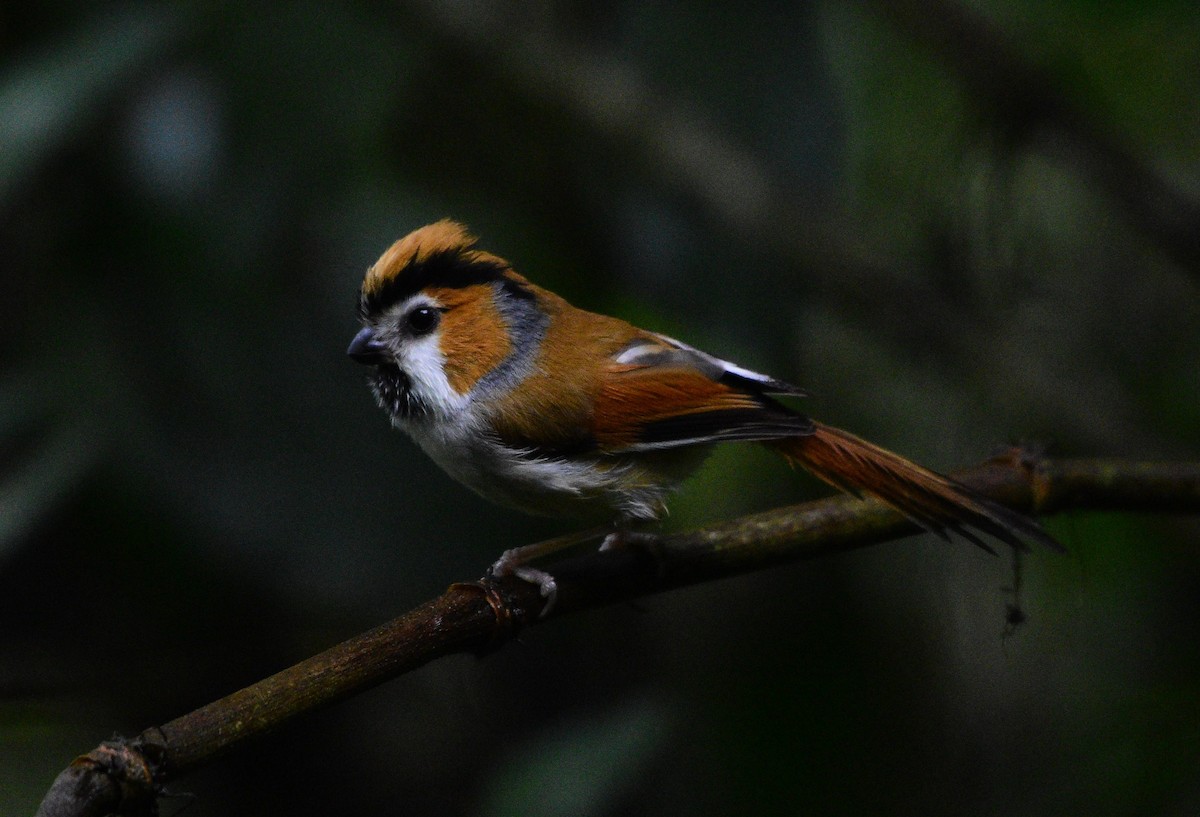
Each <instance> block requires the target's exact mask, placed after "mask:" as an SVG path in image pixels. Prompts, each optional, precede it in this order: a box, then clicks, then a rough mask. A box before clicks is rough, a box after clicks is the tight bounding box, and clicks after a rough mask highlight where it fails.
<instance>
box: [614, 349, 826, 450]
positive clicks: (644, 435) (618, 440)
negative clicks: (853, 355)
mask: <svg viewBox="0 0 1200 817" xmlns="http://www.w3.org/2000/svg"><path fill="white" fill-rule="evenodd" d="M769 394H790V395H799V394H803V392H802V391H801V390H800V389H798V388H796V387H795V386H792V385H790V384H788V383H784V382H782V381H780V380H776V379H774V378H772V377H768V376H766V375H762V374H758V373H757V372H752V371H750V370H748V369H743V368H741V367H740V366H736V365H734V364H732V363H729V362H728V361H724V360H721V359H719V358H716V357H713V356H712V355H709V354H706V353H704V352H701V351H699V350H698V349H693V348H692V347H690V346H687V345H686V344H683V343H680V342H679V341H676V340H673V339H671V338H668V337H665V336H662V335H654V334H651V333H645V334H642V335H639V336H638V337H637V338H635V339H633V340H632V341H630V342H629V343H628V344H627V345H626V346H625V347H624V348H623V349H621V350H620V351H619V352H618V353H617V354H616V355H615V356H614V357H613V359H612V361H611V362H610V363H609V365H608V366H607V368H606V370H605V372H604V375H603V377H602V382H601V385H600V390H599V392H598V394H597V396H596V404H595V413H594V415H593V428H592V436H593V438H594V439H595V441H596V445H597V447H598V448H599V449H600V450H601V451H603V452H605V453H622V452H636V451H654V450H661V449H666V448H677V447H680V446H687V445H699V444H703V443H714V442H721V441H726V440H772V439H779V438H781V437H798V436H804V435H807V434H811V433H812V429H813V424H812V421H811V420H809V419H808V418H807V417H805V416H804V415H802V414H799V413H797V412H794V411H792V410H790V409H788V408H786V407H785V406H783V405H781V404H779V403H777V402H776V401H775V400H772V399H771V398H770V397H768V396H767V395H769Z"/></svg>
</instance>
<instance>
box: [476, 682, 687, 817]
mask: <svg viewBox="0 0 1200 817" xmlns="http://www.w3.org/2000/svg"><path fill="white" fill-rule="evenodd" d="M667 721H668V715H667V713H666V712H665V711H664V708H663V707H662V706H659V705H657V704H655V703H652V702H649V701H645V700H634V701H625V702H623V703H620V704H618V705H616V706H614V707H613V708H612V709H610V710H609V711H608V712H605V713H603V714H602V715H601V716H599V717H595V718H592V719H579V720H572V721H568V722H566V723H564V724H562V725H561V726H559V727H558V728H556V729H555V730H553V731H551V732H549V733H546V734H544V735H542V736H541V738H540V739H538V740H535V741H533V742H532V743H527V744H526V745H524V746H520V747H517V748H516V749H515V750H514V752H513V754H512V756H511V757H510V758H509V759H508V760H507V762H505V763H504V764H503V765H502V766H501V768H500V770H499V771H498V772H497V773H496V775H495V777H494V779H493V781H492V784H491V787H490V791H488V792H487V794H486V796H485V797H484V801H483V802H484V807H483V808H482V809H480V813H482V814H487V815H521V817H543V816H544V817H551V815H572V817H587V816H588V815H592V814H605V813H609V812H611V811H612V806H613V805H614V798H616V797H618V796H619V795H620V794H621V792H622V791H623V790H624V789H626V787H627V786H628V785H629V784H630V783H631V782H633V780H634V778H635V776H636V774H637V772H638V770H639V769H640V768H643V767H645V766H646V764H647V763H649V762H650V761H651V760H652V759H653V758H654V755H655V754H656V752H657V751H658V749H659V747H661V746H662V745H663V742H664V739H665V738H666V737H667V734H666V732H667V729H666V726H667Z"/></svg>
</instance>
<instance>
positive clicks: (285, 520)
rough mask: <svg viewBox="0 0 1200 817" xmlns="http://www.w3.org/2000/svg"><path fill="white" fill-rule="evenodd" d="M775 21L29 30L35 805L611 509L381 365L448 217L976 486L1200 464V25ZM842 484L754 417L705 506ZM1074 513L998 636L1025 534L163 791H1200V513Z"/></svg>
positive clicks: (416, 806)
mask: <svg viewBox="0 0 1200 817" xmlns="http://www.w3.org/2000/svg"><path fill="white" fill-rule="evenodd" d="M735 5H736V8H737V10H736V11H734V10H733V9H734V6H735ZM781 5H782V4H775V3H765V2H758V3H756V2H749V3H738V4H727V3H711V4H682V3H665V4H664V3H650V4H646V3H633V2H616V3H612V2H603V3H601V2H595V3H590V2H562V3H559V2H551V3H519V4H510V3H501V2H495V3H489V2H465V1H464V2H454V3H444V4H443V3H434V2H409V3H396V4H390V3H372V2H357V3H344V4H326V3H317V2H299V3H292V4H275V3H260V2H242V3H229V4H220V3H200V2H196V3H188V4H184V3H176V4H158V3H122V4H115V3H99V4H97V3H92V2H89V3H82V2H80V3H72V2H53V0H50V1H48V2H42V3H37V4H33V3H26V4H9V6H8V7H6V8H5V9H4V10H3V11H2V12H0V58H2V59H0V269H2V275H3V278H2V281H3V296H0V364H2V365H3V369H2V372H0V814H6V815H7V814H13V815H17V814H25V813H29V812H31V811H32V810H33V808H34V807H35V804H36V803H37V802H38V800H39V799H40V796H41V794H42V793H44V791H45V790H46V788H47V787H48V786H49V784H50V782H51V781H52V780H53V778H54V776H55V774H57V772H58V771H59V770H60V769H62V768H63V767H64V766H65V765H66V764H67V763H68V762H69V761H70V759H71V758H72V757H73V756H74V755H76V754H78V753H81V752H84V751H86V750H88V749H90V748H92V747H93V746H95V745H96V744H97V743H98V742H99V741H100V740H103V739H106V738H108V737H110V736H111V735H112V734H113V733H114V732H119V733H124V734H136V733H137V732H139V731H140V730H142V729H143V728H145V727H147V726H150V725H153V724H156V723H161V722H164V721H166V720H169V719H171V718H173V717H176V716H178V715H180V714H183V713H184V712H187V711H189V710H191V709H192V708H194V707H196V706H199V705H201V704H204V703H207V702H208V701H210V700H212V699H214V698H217V697H220V696H222V695H224V694H226V693H227V692H229V691H232V690H234V689H236V688H238V687H240V686H242V685H244V684H247V683H249V682H252V681H254V680H256V679H258V678H260V677H262V676H263V675H266V674H268V673H270V672H273V671H275V670H277V669H279V668H282V667H284V666H287V665H289V664H291V663H293V662H295V661H297V660H299V659H301V658H304V657H306V656H308V655H310V654H312V653H314V652H316V651H318V650H320V649H321V648H324V647H326V646H328V645H330V644H332V643H335V642H336V641H338V640H341V639H342V638H345V637H347V636H349V635H351V634H353V633H355V632H358V631H361V630H363V629H366V628H368V627H370V626H372V625H374V624H376V623H379V622H381V621H384V620H386V619H388V618H390V617H392V616H393V615H396V614H398V613H400V612H402V611H404V610H406V609H408V608H409V607H411V606H413V605H415V604H417V603H419V602H421V601H423V600H425V599H427V598H429V597H431V596H433V595H436V594H437V593H438V592H440V591H441V590H442V589H443V588H444V587H445V586H446V585H447V584H449V583H450V582H452V581H456V580H463V579H470V578H473V577H475V576H478V575H479V574H480V573H481V571H482V569H483V568H484V567H485V566H486V565H487V564H489V563H490V562H491V560H492V559H494V558H495V556H496V555H497V554H498V553H499V552H500V551H501V550H503V549H504V548H507V547H510V546H513V545H516V544H521V543H524V542H528V541H532V540H534V539H536V538H540V537H544V536H548V535H552V534H554V533H558V532H563V531H564V530H565V529H567V528H569V524H566V523H556V522H552V521H541V520H532V519H527V518H524V517H522V516H520V515H517V514H514V513H511V512H508V511H505V510H503V509H499V508H496V507H492V506H490V505H488V504H486V503H484V502H483V501H482V500H480V499H478V498H476V497H475V496H474V495H472V494H470V493H469V492H467V491H466V490H465V489H462V488H460V487H459V486H457V485H455V484H454V483H452V482H451V481H450V480H449V479H448V478H447V477H445V476H444V475H443V474H442V473H441V472H440V471H439V470H438V469H437V468H436V467H435V466H434V465H433V464H432V463H430V462H429V461H428V460H426V459H425V458H424V457H423V455H422V454H421V453H420V452H419V451H418V450H417V449H416V448H415V447H414V446H413V445H412V444H411V443H410V442H409V441H408V440H407V439H405V438H404V437H403V435H401V434H398V433H396V432H393V431H391V430H389V428H388V424H387V420H386V418H385V416H384V415H383V414H382V413H381V412H380V411H378V410H377V409H376V408H375V406H374V405H373V403H372V400H371V397H370V395H369V393H368V391H367V388H366V386H365V383H364V376H363V372H362V371H361V370H360V369H359V368H358V367H356V366H355V365H354V364H352V363H351V362H350V361H349V360H348V359H346V358H345V356H344V350H345V347H346V345H347V343H348V342H349V340H350V338H351V336H352V335H353V334H354V332H355V331H356V328H357V327H356V320H355V316H354V302H355V295H356V289H357V287H358V283H359V280H360V278H361V275H362V272H363V270H364V269H365V268H366V266H367V265H368V264H370V263H371V262H372V261H374V259H375V258H376V257H377V256H378V254H379V253H380V252H381V251H382V250H383V249H384V248H385V247H386V246H387V245H388V244H389V243H390V242H391V241H392V240H394V239H396V238H398V237H400V236H401V235H403V234H405V233H407V232H408V231H409V230H411V229H413V228H415V227H417V226H419V225H421V224H424V223H426V222H429V221H431V220H434V219H436V218H440V217H443V216H452V217H455V218H458V219H460V220H463V221H465V222H467V223H468V224H469V225H470V226H471V227H472V229H473V230H474V231H475V232H477V233H478V234H479V235H480V236H481V237H482V239H483V245H484V246H486V247H487V248H489V249H492V250H494V251H495V252H498V253H499V254H501V255H503V256H505V257H507V258H509V259H511V260H512V261H513V262H514V264H515V266H516V268H517V269H518V270H519V271H521V272H523V273H525V274H527V275H529V276H530V277H531V278H533V279H534V280H535V281H537V282H538V283H541V284H543V285H545V286H547V287H549V288H551V289H554V290H556V291H559V292H561V293H562V294H564V295H565V296H567V297H568V298H570V299H571V300H573V301H574V302H576V303H577V304H578V305H581V306H584V307H588V308H592V309H596V310H599V311H606V312H611V313H615V314H619V315H621V316H623V317H626V318H628V319H630V320H633V321H635V322H638V323H640V324H642V325H645V326H647V327H650V328H654V329H658V330H660V331H664V332H667V333H669V334H672V335H675V336H678V337H680V338H683V339H685V340H688V341H689V342H691V343H694V344H696V345H698V346H701V347H703V348H706V349H710V350H711V351H713V352H716V353H719V354H722V355H724V356H728V357H730V358H732V359H734V360H737V361H739V362H741V363H743V364H744V365H746V366H750V367H754V368H759V369H762V370H766V371H770V372H772V373H774V374H776V375H778V376H780V377H783V378H785V379H789V380H792V381H795V382H798V383H800V384H802V385H804V386H806V387H808V388H810V389H811V390H812V392H813V393H814V397H812V398H811V399H809V400H808V401H806V402H805V403H804V406H805V408H806V410H808V411H811V412H812V413H813V414H814V415H816V416H817V417H819V418H821V419H823V420H826V421H828V422H832V423H835V424H838V425H841V426H844V427H847V428H850V429H853V430H855V431H857V432H859V433H861V434H864V435H866V436H869V437H871V438H873V439H875V440H877V441H879V442H881V443H884V444H885V445H887V446H889V447H892V448H895V449H897V450H899V451H901V452H904V453H906V454H908V455H910V456H912V457H914V458H916V459H919V460H921V461H923V462H926V463H928V464H930V465H932V466H934V467H939V468H953V467H956V466H960V465H966V464H969V463H972V462H975V461H977V460H979V459H982V458H983V457H985V456H987V455H988V454H989V453H990V452H992V451H993V450H995V449H996V448H997V447H998V446H1002V445H1004V444H1006V443H1008V442H1012V441H1018V440H1030V441H1036V442H1039V443H1045V444H1049V445H1051V446H1052V449H1051V450H1052V451H1054V452H1056V453H1059V454H1062V455H1069V456H1118V457H1131V458H1145V459H1155V458H1157V459H1192V460H1195V459H1196V458H1197V457H1200V309H1198V308H1197V304H1198V303H1200V248H1198V247H1197V241H1198V240H1200V239H1198V237H1200V220H1198V219H1197V218H1196V213H1197V212H1198V210H1197V209H1196V208H1197V205H1196V200H1197V198H1198V197H1200V169H1198V167H1197V160H1198V158H1200V148H1198V146H1200V106H1198V105H1197V102H1196V100H1197V99H1200V12H1198V11H1197V9H1196V4H1195V3H1194V1H1193V0H1185V1H1183V2H1138V3H1132V2H1121V3H1098V2H1082V1H1081V0H1076V2H1061V3H1053V4H1044V3H1037V2H1032V0H1024V1H1021V2H1018V0H1011V1H1010V2H1000V1H999V0H997V1H996V2H984V3H977V4H972V5H971V6H970V7H969V8H970V9H972V11H971V12H970V13H969V14H967V16H966V17H965V18H960V15H962V14H964V13H965V10H966V9H967V6H965V5H964V6H959V5H954V4H950V5H944V4H942V3H931V4H926V3H920V2H904V3H884V2H882V0H881V2H879V3H869V2H864V3H854V4H844V3H835V2H828V3H795V4H789V5H787V6H786V7H785V8H782V9H781V7H780V6H781ZM974 14H978V15H980V16H979V17H978V18H974V17H972V16H971V15H974ZM973 19H974V20H976V21H978V20H983V21H985V22H986V27H985V35H986V36H983V37H982V38H980V37H976V36H974V35H972V33H971V32H972V30H973V29H972V28H971V21H972V20H973ZM994 37H999V43H1000V45H999V46H998V45H997V40H996V39H994ZM1006 48H1007V50H1006ZM821 493H824V489H822V488H821V487H820V486H819V485H817V484H816V483H815V482H814V481H812V480H810V479H808V478H806V477H803V476H800V475H795V474H794V473H793V472H792V471H791V470H790V469H789V468H788V467H787V466H786V465H785V464H783V463H782V462H781V461H779V460H777V459H775V458H773V457H772V456H770V455H769V454H768V453H766V452H763V451H760V450H758V449H755V448H754V447H752V446H742V447H737V446H732V447H727V448H726V449H725V450H723V451H721V452H720V453H719V454H718V455H716V456H715V457H714V458H713V460H712V461H711V462H710V464H709V466H708V467H707V468H706V470H705V471H704V472H703V473H702V474H701V475H700V476H698V477H697V478H696V479H694V480H693V481H692V482H691V483H690V484H689V487H688V490H687V491H685V492H684V493H683V494H682V495H681V496H679V497H678V499H677V500H676V501H675V503H674V504H673V506H672V511H673V515H672V518H671V521H670V525H672V526H675V527H688V526H695V525H699V524H703V523H704V522H706V521H709V520H713V519H719V518H725V517H729V516H733V515H737V514H741V513H744V512H748V511H750V510H754V509H761V508H766V507H771V506H774V505H779V504H784V503H788V502H794V501H798V500H800V499H803V498H805V497H812V496H816V495H819V494H821ZM1049 525H1050V527H1051V529H1052V530H1053V531H1054V533H1055V534H1056V535H1057V536H1058V537H1060V538H1061V539H1062V541H1063V542H1065V543H1066V545H1067V546H1068V547H1069V549H1070V554H1069V555H1067V556H1065V557H1062V556H1054V555H1050V554H1046V553H1037V554H1035V555H1034V556H1032V557H1031V558H1029V559H1028V560H1027V561H1026V562H1025V565H1024V567H1025V569H1024V573H1023V595H1022V599H1021V601H1022V603H1023V605H1024V608H1025V611H1026V612H1027V614H1028V615H1029V617H1030V620H1029V622H1028V623H1027V624H1026V625H1025V626H1024V627H1023V628H1021V629H1020V630H1019V631H1018V632H1017V633H1016V634H1015V635H1014V636H1012V637H1010V638H1007V639H1004V638H1002V637H1001V633H1002V629H1003V626H1004V620H1003V615H1004V604H1005V602H1006V601H1009V600H1011V597H1010V596H1009V595H1008V594H1007V593H1006V591H1005V589H1004V588H1005V587H1007V586H1009V585H1011V583H1012V574H1011V568H1010V563H1009V561H1008V560H1007V559H1003V558H1002V559H992V558H989V557H987V556H986V555H985V554H983V553H982V552H980V551H978V550H977V549H975V548H972V547H970V546H968V545H966V544H954V545H950V546H947V545H946V544H944V543H942V542H940V541H936V540H933V539H930V538H928V537H926V538H921V539H908V540H904V541H901V542H896V543H892V544H889V545H885V546H882V547H877V548H872V549H869V550H867V551H864V552H860V553H856V554H853V555H848V556H841V557H837V558H831V559H828V560H823V561H820V562H817V563H808V564H803V565H798V566H795V567H789V568H783V569H778V570H774V571H771V572H769V573H766V574H761V575H755V576H750V577H744V578H739V579H733V580H728V581H723V582H718V583H714V584H711V585H708V586H703V587H697V588H692V589H688V590H684V591H678V592H674V593H670V594H667V595H664V596H661V597H654V598H650V599H647V600H645V601H644V602H642V603H640V604H638V605H636V606H635V605H628V606H621V607H617V608H613V609H606V610H600V611H595V612H592V613H588V614H585V615H579V616H575V617H572V618H569V619H563V620H558V621H554V622H553V623H551V624H549V625H547V626H545V627H539V628H536V629H535V630H532V631H530V632H528V633H527V634H526V635H525V636H524V637H523V639H522V641H521V643H520V644H517V645H512V646H510V647H508V648H506V649H504V650H503V651H501V652H499V653H498V654H495V655H492V656H490V657H488V658H486V659H483V660H479V659H475V658H469V657H456V658H450V659H446V660H442V661H438V662H436V663H435V664H434V665H432V666H429V667H427V668H425V669H423V670H421V671H419V672H416V673H413V674H411V675H409V676H406V677H404V678H401V679H399V680H397V681H394V682H391V683H389V684H386V685H385V686H383V687H381V688H379V689H376V690H374V691H372V692H369V693H367V694H364V695H361V696H359V697H357V698H356V699H354V700H352V701H350V702H348V703H345V704H342V705H340V706H338V707H336V708H334V709H331V710H329V711H326V712H323V713H320V714H318V715H315V716H312V717H308V718H305V719H303V720H302V721H301V722H299V723H296V724H294V725H291V726H289V727H287V728H285V729H283V730H281V731H279V732H278V733H276V734H274V735H273V736H271V737H269V738H267V739H265V740H262V741H260V742H257V743H255V744H254V745H252V746H250V747H248V748H245V749H240V750H238V751H237V752H236V753H235V754H233V755H230V756H228V757H227V758H224V759H222V760H220V761H218V762H216V763H215V764H214V765H212V766H211V767H209V768H207V769H205V770H203V771H201V772H199V773H197V774H194V775H192V776H190V777H188V778H187V779H185V780H181V781H179V782H178V783H177V784H175V785H174V786H173V787H172V790H173V791H175V792H191V793H194V795H195V800H194V801H192V800H190V799H179V800H171V801H167V802H166V803H165V806H164V811H165V813H167V814H171V813H174V812H176V811H178V810H180V809H183V808H184V807H185V806H188V809H187V812H186V813H187V814H189V815H194V817H203V816H204V815H242V814H245V815H258V814H276V813H278V814H284V813H286V814H295V815H305V814H313V815H316V814H322V815H324V814H342V813H346V814H359V813H384V814H399V813H403V814H412V815H423V814H438V815H446V814H465V815H496V814H513V815H552V814H564V815H566V814H569V815H615V814H660V815H666V814H689V815H697V814H699V815H708V814H711V815H723V814H730V813H738V812H742V813H745V812H754V813H762V814H791V813H795V814H799V813H816V814H861V813H866V812H872V813H910V814H911V813H920V814H924V815H940V814H947V815H949V814H963V813H969V814H1030V815H1033V814H1064V813H1077V814H1078V813H1088V814H1128V813H1140V814H1179V815H1184V814H1194V813H1196V812H1197V811H1198V810H1200V641H1198V640H1197V639H1196V637H1195V631H1196V626H1197V618H1198V614H1200V566H1198V561H1197V558H1196V557H1197V545H1198V544H1200V526H1198V525H1197V522H1196V520H1194V519H1172V518H1148V517H1139V516H1127V515H1120V514H1107V513H1073V514H1066V515H1063V516H1060V517H1057V518H1055V519H1053V520H1051V521H1050V523H1049ZM189 804H190V805H189Z"/></svg>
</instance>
